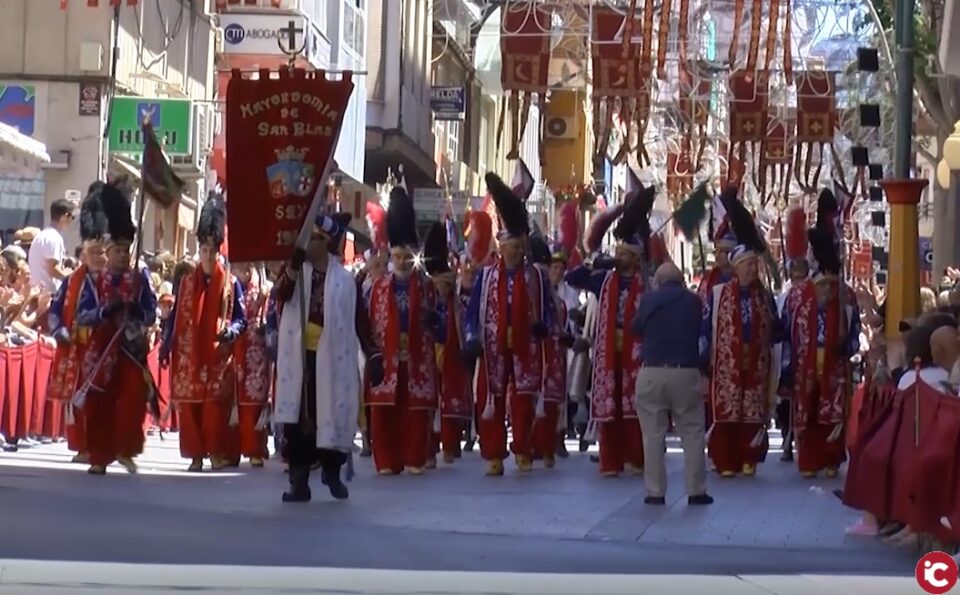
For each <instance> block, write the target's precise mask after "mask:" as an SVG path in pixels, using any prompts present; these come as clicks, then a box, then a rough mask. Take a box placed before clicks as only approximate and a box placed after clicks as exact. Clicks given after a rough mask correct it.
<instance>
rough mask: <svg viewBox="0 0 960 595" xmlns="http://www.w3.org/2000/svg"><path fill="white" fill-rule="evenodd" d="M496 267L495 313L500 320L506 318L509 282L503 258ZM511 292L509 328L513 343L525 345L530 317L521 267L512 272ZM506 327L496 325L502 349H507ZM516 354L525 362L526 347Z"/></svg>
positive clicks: (526, 359)
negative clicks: (497, 298) (496, 299)
mask: <svg viewBox="0 0 960 595" xmlns="http://www.w3.org/2000/svg"><path fill="white" fill-rule="evenodd" d="M497 269H498V271H499V272H500V276H499V277H498V278H497V295H498V297H499V300H498V301H497V307H498V308H499V309H500V311H499V312H498V313H497V314H498V315H499V318H500V320H507V285H508V284H509V283H508V279H507V266H506V265H505V264H504V263H503V259H501V260H500V262H499V263H498V264H497ZM511 294H512V295H511V296H510V325H509V328H512V329H513V344H514V345H526V344H527V343H528V342H529V341H530V318H529V311H528V310H527V304H528V303H529V298H528V296H527V276H526V275H525V274H523V269H521V270H518V271H517V272H516V273H515V274H514V278H513V287H512V292H511ZM507 328H508V325H506V324H501V325H500V326H498V327H497V342H498V343H499V344H500V349H501V350H502V351H506V350H507ZM517 355H518V356H519V357H520V359H521V360H522V361H524V362H525V363H526V362H527V361H528V360H529V355H530V354H529V352H528V351H527V350H526V349H520V350H518V351H517Z"/></svg>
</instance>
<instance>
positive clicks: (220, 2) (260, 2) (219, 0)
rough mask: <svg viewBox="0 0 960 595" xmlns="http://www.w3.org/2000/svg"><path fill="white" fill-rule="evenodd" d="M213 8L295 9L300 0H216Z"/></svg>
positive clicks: (218, 9) (223, 9)
mask: <svg viewBox="0 0 960 595" xmlns="http://www.w3.org/2000/svg"><path fill="white" fill-rule="evenodd" d="M215 8H216V9H217V11H225V10H239V9H249V8H257V9H259V8H270V9H280V10H297V9H298V8H300V0H216V4H215Z"/></svg>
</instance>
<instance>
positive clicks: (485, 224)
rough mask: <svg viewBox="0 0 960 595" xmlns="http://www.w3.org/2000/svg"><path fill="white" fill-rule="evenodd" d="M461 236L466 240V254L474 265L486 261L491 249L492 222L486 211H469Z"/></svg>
mask: <svg viewBox="0 0 960 595" xmlns="http://www.w3.org/2000/svg"><path fill="white" fill-rule="evenodd" d="M466 219H467V220H466V222H465V224H464V232H463V235H464V236H465V237H466V239H467V254H469V255H470V260H471V261H472V262H474V263H477V264H481V263H483V262H485V261H486V259H487V257H488V256H489V255H490V250H491V248H492V247H493V220H492V219H491V218H490V215H489V214H488V213H487V212H486V211H469V212H468V213H467V217H466Z"/></svg>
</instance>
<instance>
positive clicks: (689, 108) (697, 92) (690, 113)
mask: <svg viewBox="0 0 960 595" xmlns="http://www.w3.org/2000/svg"><path fill="white" fill-rule="evenodd" d="M711 91H712V82H711V81H710V79H706V78H700V79H698V80H697V81H696V82H694V80H693V76H692V75H691V74H690V72H689V71H688V70H687V69H685V68H681V69H680V113H681V114H683V117H684V119H685V120H687V121H689V122H690V124H692V125H694V126H706V125H707V118H708V117H709V116H710V94H711Z"/></svg>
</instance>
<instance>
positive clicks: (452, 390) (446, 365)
mask: <svg viewBox="0 0 960 595" xmlns="http://www.w3.org/2000/svg"><path fill="white" fill-rule="evenodd" d="M455 294H456V291H452V292H451V293H450V295H449V296H447V300H446V301H447V312H446V314H447V320H446V326H447V336H446V341H445V342H444V344H443V347H442V349H441V351H440V363H439V368H440V369H439V372H440V415H441V416H442V417H445V418H459V419H470V418H472V417H473V404H472V399H471V388H472V384H473V383H472V382H471V380H472V379H471V378H470V377H469V376H468V375H467V371H466V370H465V369H464V367H463V362H462V360H461V358H460V346H461V341H460V314H461V312H462V308H463V307H464V305H463V304H462V303H461V302H462V301H463V300H465V299H469V298H466V297H459V296H457V295H455ZM438 299H439V296H438Z"/></svg>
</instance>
